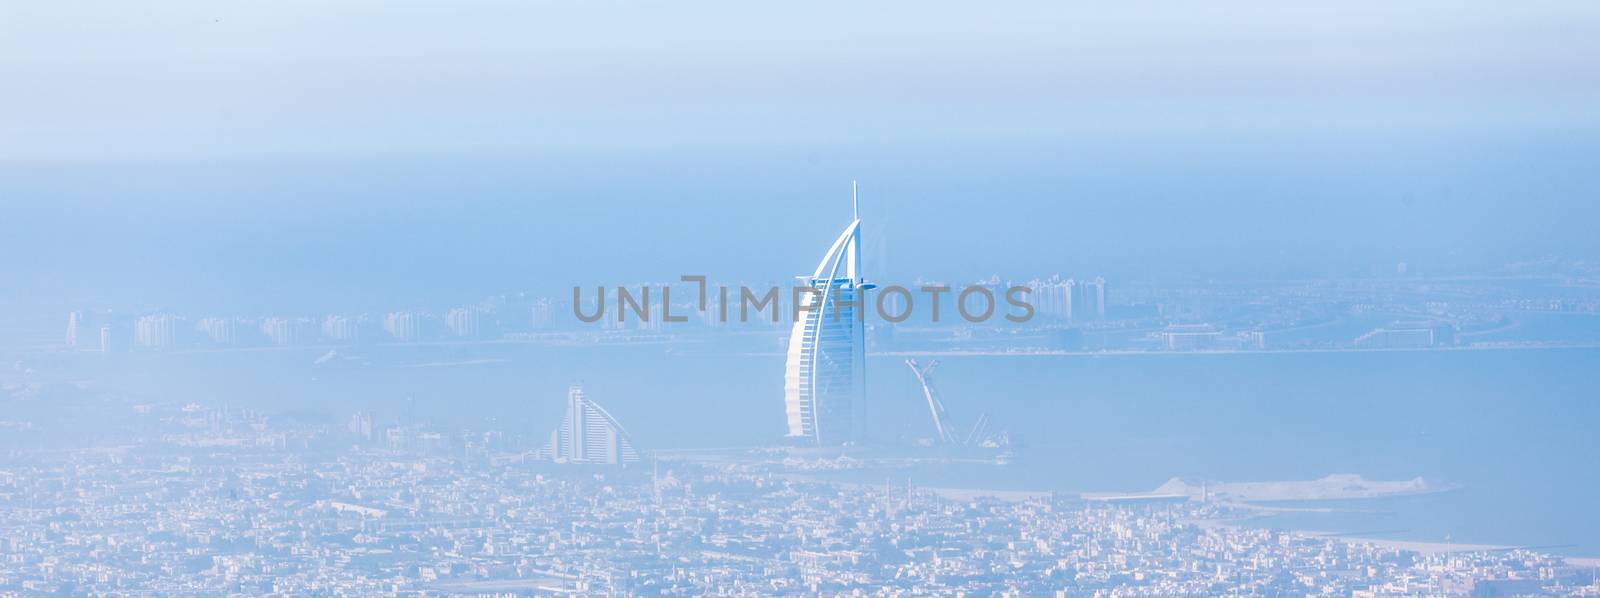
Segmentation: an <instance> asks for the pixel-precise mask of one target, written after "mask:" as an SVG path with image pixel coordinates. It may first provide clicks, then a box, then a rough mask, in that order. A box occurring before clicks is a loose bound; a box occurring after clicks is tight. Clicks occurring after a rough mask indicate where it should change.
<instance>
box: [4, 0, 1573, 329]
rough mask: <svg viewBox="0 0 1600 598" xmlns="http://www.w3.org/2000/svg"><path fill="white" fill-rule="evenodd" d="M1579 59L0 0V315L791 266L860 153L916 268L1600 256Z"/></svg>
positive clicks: (1123, 22) (756, 17)
mask: <svg viewBox="0 0 1600 598" xmlns="http://www.w3.org/2000/svg"><path fill="white" fill-rule="evenodd" d="M1595 73H1600V3H1594V2H1570V3H1559V2H1557V3H1537V4H1527V3H1503V2H1501V3H1466V2H1341V3H1319V4H1311V3H1281V2H1262V3H1233V2H1224V3H1192V4H1184V3H1161V4H1146V5H1136V6H1125V5H1123V4H1122V3H1112V4H1107V3H1092V4H1091V3H1081V4H1069V3H1061V2H1048V3H1036V4H1023V3H1019V4H1010V5H1006V6H1004V7H1001V8H997V7H995V6H993V5H985V4H980V3H970V2H963V3H931V2H873V3H857V2H840V3H830V2H822V3H816V2H810V3H796V4H792V5H775V4H773V3H752V2H741V3H638V4H621V3H615V4H613V3H600V2H582V3H559V4H545V3H535V2H523V1H518V2H503V3H501V2H448V3H447V2H430V3H421V2H395V1H384V2H335V3H328V2H294V1H285V2H238V1H222V2H192V3H186V2H68V3H62V2H7V3H3V4H0V81H3V82H4V93H0V202H3V207H4V209H5V215H6V216H7V218H6V220H7V224H9V225H10V226H9V227H8V230H7V234H5V235H0V275H3V276H0V281H3V282H0V293H3V295H0V308H7V309H8V311H9V312H16V311H17V308H19V307H21V308H23V310H24V311H27V312H28V313H34V312H37V313H44V314H58V313H64V312H65V311H66V310H67V309H71V308H77V307H83V306H114V305H116V306H123V307H126V308H129V309H149V308H155V307H161V306H171V307H175V308H194V309H211V310H225V309H238V310H239V311H258V312H259V311H266V310H272V309H291V308H302V307H303V308H305V309H314V308H316V306H324V305H326V306H329V307H340V306H355V307H359V308H367V307H370V306H391V307H393V306H403V305H407V304H415V303H418V302H425V301H439V302H450V301H468V300H472V299H474V298H475V297H476V296H479V294H480V293H488V292H495V291H502V290H509V289H515V288H528V287H545V288H564V287H566V286H568V285H570V284H573V283H576V282H608V283H611V284H616V283H623V282H634V281H638V280H659V279H670V278H674V277H676V276H677V275H678V274H680V273H685V272H696V271H698V272H700V273H707V274H710V275H712V276H719V275H720V276H723V277H728V278H744V279H751V280H759V279H769V280H778V279H782V278H783V277H785V276H788V275H791V274H794V273H796V272H799V271H800V270H802V269H805V268H806V267H808V266H809V265H810V264H812V263H814V262H815V260H816V258H817V254H820V252H821V251H822V250H823V249H825V245H826V244H827V242H828V240H829V239H831V238H832V237H833V236H834V235H835V234H837V231H838V230H839V229H840V228H841V227H842V226H843V225H844V220H845V217H846V214H847V205H848V204H847V202H848V195H847V193H848V191H847V190H848V181H849V180H850V178H852V177H859V178H861V179H862V181H863V183H862V184H863V190H864V193H865V194H866V196H865V198H864V200H865V202H866V203H865V216H866V217H867V219H868V226H867V232H868V235H869V236H868V240H867V243H868V246H869V256H868V264H867V266H868V271H869V273H871V272H877V273H879V274H893V275H895V276H898V277H903V278H912V277H915V276H926V277H929V278H946V279H956V278H960V277H967V276H972V277H976V276H987V275H988V274H991V273H1000V274H1002V275H1004V276H1024V277H1026V276H1033V275H1039V274H1049V273H1055V272H1061V273H1064V274H1068V275H1079V276H1083V275H1093V274H1106V275H1108V276H1111V277H1113V278H1117V277H1121V278H1124V279H1126V278H1127V277H1131V276H1213V275H1216V276H1232V277H1241V278H1248V277H1260V276H1314V275H1323V274H1348V273H1363V272H1372V271H1380V272H1381V271H1392V269H1393V264H1394V263H1395V262H1397V261H1401V260H1406V261H1409V262H1411V263H1412V264H1413V269H1414V270H1413V271H1415V272H1420V273H1427V272H1439V271H1443V270H1445V269H1446V268H1447V267H1455V266H1458V265H1460V263H1465V264H1467V265H1469V266H1474V267H1475V266H1481V265H1483V264H1491V265H1492V264H1495V263H1497V262H1496V260H1504V259H1508V258H1514V257H1526V256H1529V255H1540V254H1544V253H1558V254H1564V255H1571V256H1576V257H1585V256H1588V257H1592V256H1593V255H1594V254H1595V253H1596V252H1597V250H1600V241H1596V240H1595V239H1594V235H1593V234H1592V229H1593V226H1592V223H1593V222H1594V221H1596V219H1600V207H1596V204H1597V203H1600V202H1596V201H1595V199H1596V191H1597V189H1600V174H1596V173H1594V171H1595V170H1596V169H1595V168H1594V167H1593V164H1594V156H1595V155H1600V137H1597V136H1596V133H1597V132H1600V109H1597V108H1595V107H1596V106H1600V77H1596V76H1595ZM818 201H824V202H835V204H825V205H836V206H837V207H836V209H835V208H832V207H829V208H826V209H818V210H801V209H798V206H801V205H807V204H812V203H814V202H818ZM830 210H831V211H830ZM885 239H887V242H888V246H889V248H888V251H887V254H888V256H889V260H888V263H887V264H884V263H873V259H874V255H876V254H874V253H873V251H874V249H873V246H874V245H875V244H878V243H882V242H883V241H884V240H885ZM51 317H52V318H54V316H51ZM52 321H53V320H52ZM54 327H55V326H54V325H53V324H52V329H54Z"/></svg>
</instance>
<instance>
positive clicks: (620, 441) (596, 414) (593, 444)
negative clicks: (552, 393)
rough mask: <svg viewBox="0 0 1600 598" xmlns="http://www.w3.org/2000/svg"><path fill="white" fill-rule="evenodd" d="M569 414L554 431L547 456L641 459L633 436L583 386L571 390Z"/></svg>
mask: <svg viewBox="0 0 1600 598" xmlns="http://www.w3.org/2000/svg"><path fill="white" fill-rule="evenodd" d="M566 411H567V412H566V415H565V416H563V417H562V418H561V426H559V427H557V428H556V429H555V430H552V431H551V432H550V442H549V443H548V444H546V445H545V449H544V451H543V452H544V455H543V457H544V458H546V459H549V460H552V461H555V462H557V463H576V464H589V465H624V464H628V463H636V462H638V461H639V451H638V450H637V449H635V448H634V447H633V439H631V438H629V437H628V432H627V430H624V429H623V428H622V424H621V423H619V422H618V421H617V420H616V418H614V417H611V414H610V413H608V412H606V410H605V408H604V407H601V406H600V405H599V404H598V403H595V402H594V401H590V400H589V399H588V397H586V396H584V394H583V387H582V386H578V385H573V386H572V388H570V389H568V390H567V410H566Z"/></svg>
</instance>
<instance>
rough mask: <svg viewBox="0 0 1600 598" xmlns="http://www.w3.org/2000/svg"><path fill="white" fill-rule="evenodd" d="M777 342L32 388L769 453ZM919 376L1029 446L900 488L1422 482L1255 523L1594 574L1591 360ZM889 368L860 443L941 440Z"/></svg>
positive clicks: (415, 354)
mask: <svg viewBox="0 0 1600 598" xmlns="http://www.w3.org/2000/svg"><path fill="white" fill-rule="evenodd" d="M771 336H772V338H771V339H767V338H765V336H762V337H760V338H757V339H755V340H754V341H752V342H749V343H747V344H748V345H750V347H749V349H751V350H743V351H738V352H729V351H726V350H725V348H724V347H725V345H724V344H718V343H704V344H695V343H674V344H659V345H648V344H635V345H591V346H577V347H552V346H545V345H533V344H511V343H480V344H438V345H415V346H374V347H355V348H348V349H340V350H339V353H338V354H337V355H336V356H334V358H332V359H327V360H324V361H325V362H324V363H322V364H316V363H315V362H316V361H317V359H318V358H319V357H322V356H324V355H325V354H326V353H327V352H328V350H329V349H328V348H326V347H322V348H310V347H307V348H293V349H274V350H246V351H223V352H174V353H157V354H132V353H129V354H112V355H96V354H78V355H70V356H69V355H58V356H55V357H50V358H41V360H39V361H37V362H36V363H32V364H31V365H30V367H38V368H40V370H41V371H45V372H52V371H54V372H61V373H70V374H71V375H73V376H75V377H77V378H86V379H91V380H93V381H94V382H95V383H96V384H97V385H98V386H100V387H104V388H115V389H121V390H125V391H127V392H128V393H129V394H130V395H132V396H133V397H134V398H136V399H138V400H168V401H198V402H202V403H211V404H220V403H223V402H226V403H228V404H230V405H232V406H235V407H243V408H261V409H264V410H269V411H274V412H282V413H295V414H298V415H301V416H309V417H327V418H330V419H331V420H332V421H339V420H341V419H342V418H344V417H347V416H348V414H349V413H351V412H353V411H357V410H363V411H369V412H372V413H374V414H375V416H376V420H377V421H378V423H380V424H382V423H384V422H386V421H398V420H401V419H410V420H413V421H416V420H422V421H432V422H436V423H438V424H439V425H441V426H465V427H471V428H474V429H484V428H497V429H502V430H506V431H509V432H511V433H512V434H517V433H519V432H520V433H525V434H526V436H527V438H529V439H536V438H540V437H542V436H543V435H544V434H546V433H547V432H548V430H549V429H550V428H551V427H552V426H554V425H555V421H556V419H557V417H558V416H559V413H560V409H561V398H562V397H563V396H564V394H565V390H566V388H567V386H568V385H569V384H572V383H576V382H582V383H583V384H584V385H585V387H586V389H587V391H588V393H589V396H590V397H591V398H594V399H595V400H598V401H600V402H601V403H602V404H604V405H606V407H607V408H608V409H609V410H610V411H611V412H612V413H613V414H614V415H616V416H617V417H618V418H619V419H621V421H622V422H623V423H624V425H626V426H627V427H628V429H629V431H630V432H631V433H632V435H633V436H634V438H635V440H636V441H637V442H638V444H639V445H641V446H642V447H645V448H661V449H673V448H703V447H742V446H759V445H769V444H775V443H777V442H778V441H779V439H780V436H781V435H782V433H783V423H782V417H783V416H782V389H781V387H782V366H783V357H782V355H781V354H779V353H778V352H777V348H778V347H779V346H780V345H779V338H778V336H777V334H776V333H774V334H773V335H771ZM769 341H770V342H769ZM930 358H932V359H938V360H939V361H940V362H941V364H940V365H939V367H938V369H937V370H936V372H935V374H934V380H935V384H936V385H937V386H938V388H939V390H940V392H941V394H942V395H943V397H944V402H945V404H946V406H947V408H948V411H949V415H950V417H951V418H952V419H954V420H955V421H956V423H957V424H958V425H970V423H971V422H972V421H974V419H975V418H976V417H977V416H978V414H979V413H987V414H988V415H989V417H990V419H991V421H992V422H993V426H994V429H1005V430H1006V431H1008V432H1009V433H1010V434H1011V435H1012V436H1013V437H1015V438H1019V439H1020V440H1021V441H1022V442H1023V443H1025V447H1024V448H1022V449H1021V450H1019V455H1018V458H1017V460H1016V461H1015V462H1014V463H1012V464H1010V465H1006V466H992V465H977V464H963V465H953V466H938V467H933V466H929V467H922V468H917V469H913V470H909V471H899V472H895V473H894V474H893V475H895V476H900V477H910V478H913V480H912V481H914V482H915V483H918V484H923V485H929V486H968V487H974V486H976V487H996V488H1007V489H1037V490H1065V491H1143V490H1150V489H1153V488H1155V487H1156V486H1158V485H1160V484H1161V483H1162V482H1164V481H1165V480H1167V479H1168V478H1171V477H1175V476H1179V477H1186V478H1195V479H1209V480H1222V481H1258V480H1303V479H1313V478H1320V477H1322V476H1325V475H1328V474H1332V473H1353V474H1359V475H1362V476H1365V477H1366V478H1368V479H1374V480H1397V479H1410V478H1414V477H1418V476H1421V477H1423V478H1426V479H1428V480H1430V481H1436V482H1440V483H1449V484H1459V485H1461V486H1462V487H1461V489H1459V490H1456V491H1452V492H1447V493H1440V494H1430V495H1423V496H1409V497H1397V498H1389V499H1381V500H1372V501H1361V502H1359V504H1349V503H1333V504H1332V505H1331V506H1340V507H1343V506H1348V507H1350V508H1351V509H1356V510H1360V511H1362V512H1359V513H1357V512H1338V513H1317V514H1312V513H1299V514H1293V515H1281V516H1275V517H1272V518H1268V519H1264V520H1261V521H1260V522H1259V523H1260V524H1262V525H1271V526H1278V527H1286V528H1294V529H1312V530H1321V531H1332V532H1346V533H1360V532H1373V533H1375V534H1376V535H1379V536H1380V537H1384V538H1392V539H1408V540H1421V541H1443V540H1444V539H1445V538H1446V536H1449V537H1450V539H1451V540H1452V541H1454V542H1457V543H1484V544H1509V545H1525V546H1540V547H1546V549H1547V550H1549V551H1552V552H1557V553H1563V554H1572V555H1584V556H1600V508H1597V507H1596V504H1597V502H1596V500H1595V496H1596V495H1597V492H1600V467H1597V465H1596V456H1597V454H1600V450H1597V449H1600V436H1597V434H1596V429H1597V426H1600V402H1597V397H1596V390H1595V389H1596V382H1597V379H1596V376H1597V374H1596V372H1600V350H1596V349H1517V350H1510V349H1508V350H1453V351H1403V352H1342V353H1341V352H1329V353H1226V354H1134V355H1032V356H1027V355H994V356H922V357H920V359H921V361H923V362H924V363H926V362H927V361H928V360H929V359H930ZM903 359H904V358H903V357H891V356H874V357H872V358H871V359H870V367H869V382H868V391H869V396H870V400H871V404H870V405H871V409H870V415H871V419H872V420H873V422H874V426H875V427H874V434H875V436H876V437H877V438H879V439H883V440H885V441H890V442H903V441H908V440H910V439H914V438H918V437H927V436H930V435H931V433H932V429H931V424H930V423H929V419H928V417H927V415H926V406H925V404H924V403H923V402H922V398H921V395H920V390H919V387H918V386H917V384H916V381H915V379H914V378H913V377H912V375H911V373H910V371H909V370H908V369H907V368H906V367H905V365H904V364H903V363H902V361H903ZM530 441H532V440H530ZM1321 506H1330V505H1321ZM1379 532H1381V533H1379Z"/></svg>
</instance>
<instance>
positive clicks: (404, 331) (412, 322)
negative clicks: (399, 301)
mask: <svg viewBox="0 0 1600 598" xmlns="http://www.w3.org/2000/svg"><path fill="white" fill-rule="evenodd" d="M383 329H384V330H385V331H387V332H388V333H389V336H392V337H394V340H397V341H400V342H403V343H411V342H416V341H418V340H421V339H422V314H419V313H416V312H409V311H396V312H389V315H387V316H384V318H383Z"/></svg>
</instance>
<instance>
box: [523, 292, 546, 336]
mask: <svg viewBox="0 0 1600 598" xmlns="http://www.w3.org/2000/svg"><path fill="white" fill-rule="evenodd" d="M531 311H532V314H531V317H530V318H529V320H528V324H529V325H530V326H531V327H532V328H533V329H534V330H535V331H541V330H549V329H550V300H549V299H548V298H544V297H540V298H539V299H537V300H535V301H534V302H533V307H532V309H531Z"/></svg>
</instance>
